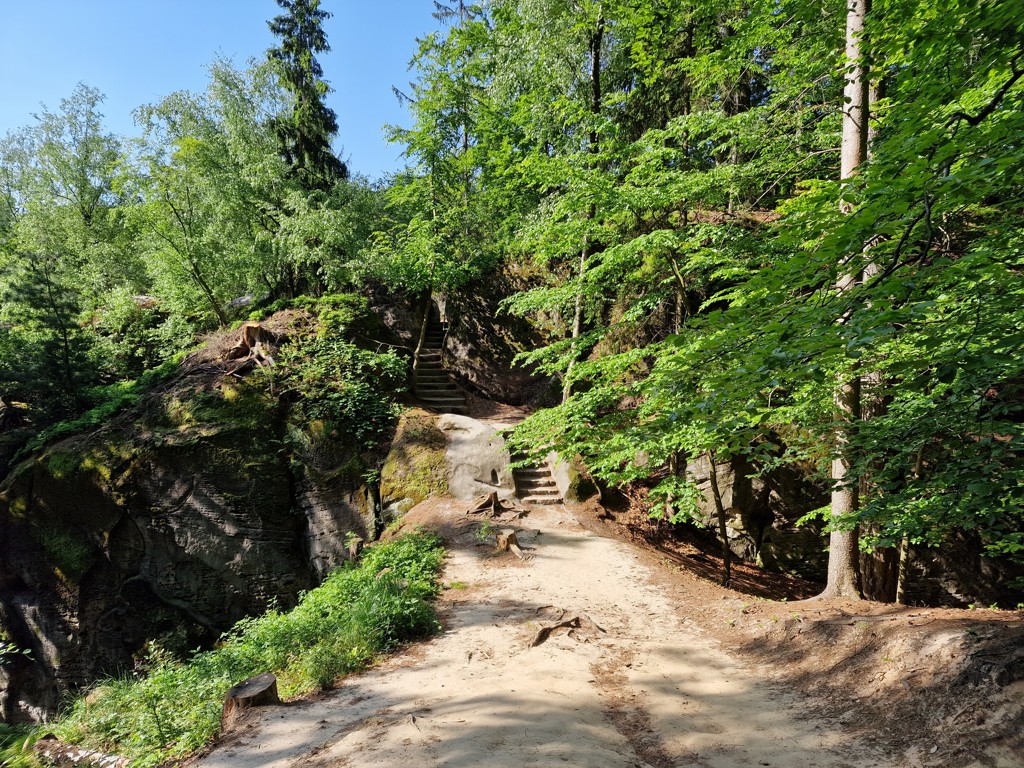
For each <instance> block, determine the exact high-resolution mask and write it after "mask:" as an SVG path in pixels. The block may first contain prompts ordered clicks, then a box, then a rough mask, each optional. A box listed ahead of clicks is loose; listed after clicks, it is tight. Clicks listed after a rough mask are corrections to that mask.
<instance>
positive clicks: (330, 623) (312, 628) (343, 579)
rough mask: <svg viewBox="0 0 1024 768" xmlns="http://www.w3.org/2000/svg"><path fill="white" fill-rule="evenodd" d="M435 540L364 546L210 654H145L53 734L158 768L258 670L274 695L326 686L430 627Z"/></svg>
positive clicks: (195, 743) (201, 736) (187, 747)
mask: <svg viewBox="0 0 1024 768" xmlns="http://www.w3.org/2000/svg"><path fill="white" fill-rule="evenodd" d="M443 558H444V551H443V550H442V548H441V545H440V540H439V539H438V538H437V537H435V536H432V535H428V534H423V533H415V534H411V535H409V536H405V537H403V538H400V539H396V540H394V541H391V542H388V543H385V544H379V545H376V546H373V547H370V548H369V549H367V550H366V552H365V553H364V556H363V559H362V561H361V562H360V563H359V564H358V565H348V566H346V567H343V568H340V569H338V570H336V571H334V572H333V573H331V574H330V575H329V576H328V577H327V579H326V580H325V581H324V583H323V584H321V585H320V586H319V587H317V588H316V589H313V590H310V591H309V592H306V593H305V594H303V595H302V596H301V598H300V600H299V603H298V605H297V606H296V607H295V608H294V609H292V610H291V611H288V612H282V611H278V610H270V611H268V612H266V613H265V614H263V615H261V616H258V617H255V618H250V619H244V620H243V621H241V622H239V623H238V624H237V625H235V627H234V628H233V629H232V630H231V631H230V632H229V633H228V634H226V635H225V636H224V637H223V638H222V640H221V642H220V644H219V645H218V647H217V648H216V649H214V650H212V651H205V652H200V653H197V654H195V655H194V656H193V657H192V658H191V660H189V661H188V662H184V663H183V662H180V661H177V660H175V659H174V658H173V657H172V655H171V654H170V653H167V652H165V651H163V650H161V649H159V648H152V649H151V650H150V652H149V654H148V656H147V657H146V659H145V662H144V665H143V666H144V670H143V671H140V673H139V674H138V675H137V676H135V677H133V678H127V679H118V680H108V681H105V682H103V683H102V684H100V685H98V686H96V687H95V688H94V689H93V690H92V691H91V692H89V693H88V694H87V695H85V696H83V697H81V698H79V699H78V700H77V701H76V702H75V703H74V705H73V706H72V707H71V710H70V711H69V712H68V713H67V715H66V716H65V717H64V718H62V719H61V720H60V721H59V722H58V723H57V725H56V726H55V728H54V729H53V730H54V732H55V733H56V734H57V735H58V736H59V737H60V738H62V739H64V740H66V741H69V742H71V743H75V744H81V745H83V746H87V747H90V748H92V749H97V750H100V751H104V752H112V753H116V754H120V755H125V756H127V757H130V758H132V760H133V763H132V764H133V766H152V765H158V764H160V763H162V762H164V761H166V760H169V759H174V758H178V757H181V756H183V755H186V754H188V753H190V752H193V751H195V750H196V749H198V748H200V747H202V746H203V745H204V744H205V743H207V742H208V741H209V740H210V739H211V738H212V737H213V736H214V735H215V734H216V732H217V729H218V726H219V723H220V711H221V704H222V701H223V698H224V694H225V693H226V692H227V689H228V688H230V687H231V686H232V685H234V684H235V683H238V682H240V681H241V680H244V679H246V678H248V677H252V676H253V675H256V674H259V673H261V672H266V671H273V672H274V673H276V674H277V675H278V681H279V688H280V691H281V694H282V695H283V696H286V697H287V696H295V695H297V694H301V693H306V692H310V691H314V690H321V689H325V688H329V687H331V686H332V685H333V683H334V682H335V680H336V679H337V678H338V677H340V676H342V675H345V674H348V673H350V672H353V671H356V670H358V669H361V668H363V667H365V666H366V665H368V664H370V663H371V662H373V661H374V659H375V658H377V657H378V656H379V655H380V654H381V653H383V652H385V651H388V650H390V649H393V648H394V647H395V646H396V645H398V644H400V643H402V642H404V641H407V640H411V639H414V638H416V637H421V636H424V635H427V634H430V633H432V632H434V631H436V630H437V629H438V628H439V624H438V622H437V618H436V616H435V614H434V611H433V608H432V607H431V605H430V604H429V603H428V602H427V601H428V600H429V599H430V598H432V597H433V596H435V595H436V594H437V592H438V589H439V586H438V580H437V579H438V575H439V573H440V569H441V564H442V561H443Z"/></svg>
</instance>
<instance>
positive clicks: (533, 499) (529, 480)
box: [512, 457, 562, 504]
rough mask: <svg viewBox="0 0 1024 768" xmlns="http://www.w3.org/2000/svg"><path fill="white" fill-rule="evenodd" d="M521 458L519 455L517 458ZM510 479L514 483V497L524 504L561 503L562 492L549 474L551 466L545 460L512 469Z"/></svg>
mask: <svg viewBox="0 0 1024 768" xmlns="http://www.w3.org/2000/svg"><path fill="white" fill-rule="evenodd" d="M521 459H522V457H519V458H518V459H517V460H521ZM512 479H513V480H514V481H515V484H516V498H518V499H519V500H520V501H521V502H523V503H524V504H561V503H562V494H561V493H559V491H558V486H557V485H556V484H555V479H554V478H553V477H552V476H551V467H549V466H548V463H547V462H546V461H545V462H544V463H542V464H537V465H533V466H528V467H517V468H515V469H513V470H512Z"/></svg>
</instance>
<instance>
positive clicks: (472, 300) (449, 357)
mask: <svg viewBox="0 0 1024 768" xmlns="http://www.w3.org/2000/svg"><path fill="white" fill-rule="evenodd" d="M522 287H524V286H523V285H520V284H519V282H518V281H516V280H515V279H514V278H513V277H512V276H510V275H506V274H497V275H493V276H491V277H489V278H488V280H487V282H486V284H482V283H474V284H471V285H469V286H466V288H464V289H461V290H460V291H458V292H457V293H454V294H452V295H450V296H447V297H445V315H446V318H445V319H447V321H448V324H449V326H448V327H449V330H448V337H447V338H446V339H445V347H446V351H447V354H446V356H445V360H446V363H447V365H448V366H449V367H450V368H451V369H452V372H453V373H454V374H455V376H456V378H457V379H458V381H459V383H461V384H463V385H464V386H466V387H467V388H468V389H470V390H471V391H474V392H478V393H480V394H482V395H483V396H484V397H486V398H488V399H491V400H495V401H497V402H500V403H509V404H511V405H527V404H540V403H543V404H554V402H557V396H558V395H559V394H560V390H559V389H558V388H557V386H556V387H555V388H554V389H552V383H551V382H550V381H549V380H548V379H547V378H545V377H540V376H535V375H533V374H532V373H531V372H530V371H529V370H528V369H527V368H524V367H522V366H518V365H515V364H514V363H513V360H514V359H515V357H516V355H518V354H519V353H520V352H523V351H526V350H531V349H536V348H537V347H540V346H543V344H544V341H543V339H542V337H541V336H540V335H539V334H538V332H537V331H536V329H535V328H533V326H532V325H531V324H530V323H528V322H526V321H525V320H524V319H522V318H517V317H514V316H512V315H509V314H508V313H499V304H500V302H501V299H502V298H503V297H505V296H511V295H512V294H513V293H515V292H516V290H519V289H520V288H522ZM549 399H550V400H551V402H550V403H549V402H547V400H549Z"/></svg>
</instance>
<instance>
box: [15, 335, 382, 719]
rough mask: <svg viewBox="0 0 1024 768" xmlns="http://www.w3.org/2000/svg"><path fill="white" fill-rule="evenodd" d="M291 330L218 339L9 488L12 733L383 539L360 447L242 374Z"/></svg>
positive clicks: (269, 383) (281, 601)
mask: <svg viewBox="0 0 1024 768" xmlns="http://www.w3.org/2000/svg"><path fill="white" fill-rule="evenodd" d="M282 323H283V324H284V325H287V322H286V321H282ZM281 331H282V329H281V328H278V329H277V330H275V329H274V328H273V327H270V328H263V329H253V328H249V327H245V328H243V330H242V331H241V333H240V335H239V334H237V333H236V336H238V338H224V339H220V340H219V341H218V340H215V341H214V342H212V343H211V345H209V346H208V348H207V351H206V352H204V353H201V354H199V355H193V356H192V357H191V358H190V359H189V360H188V361H186V363H185V364H184V366H183V367H182V369H181V371H180V372H179V373H178V375H177V376H176V377H175V378H174V379H172V380H171V381H169V382H166V383H165V384H163V385H162V386H161V387H160V388H159V389H158V390H157V391H153V392H151V393H149V394H148V395H146V396H145V397H144V398H143V399H142V400H141V401H140V402H139V403H138V404H137V405H136V406H134V407H133V408H131V409H130V410H129V411H128V412H123V413H122V414H120V415H118V416H117V417H115V418H114V419H113V420H111V422H110V423H108V424H107V425H106V426H104V427H103V428H101V429H98V430H94V431H92V432H89V433H86V434H83V435H79V436H76V437H73V438H69V439H66V440H63V441H61V442H58V443H56V444H54V445H51V446H50V447H49V448H48V449H46V450H45V452H43V453H42V454H40V455H38V456H36V457H35V458H33V459H30V460H28V461H26V462H23V463H22V464H21V465H19V466H18V467H17V468H16V469H15V470H14V471H13V472H12V473H11V474H10V476H9V477H8V478H7V480H6V482H5V483H4V484H3V486H0V638H3V639H6V640H7V642H10V643H13V644H14V645H15V646H17V647H18V648H21V649H28V650H29V652H30V653H29V654H28V655H27V656H26V655H11V656H8V657H7V658H6V659H0V662H2V663H0V720H4V721H8V722H14V721H22V720H39V719H41V718H43V717H45V716H47V715H48V714H49V713H52V712H53V711H54V710H55V708H56V706H57V704H58V702H59V700H60V697H61V696H62V695H63V693H64V692H65V691H69V690H76V689H78V688H80V687H81V686H84V685H86V684H88V683H90V682H91V681H93V680H95V679H97V678H99V677H102V676H105V675H117V674H124V673H127V672H130V671H131V670H132V668H133V665H134V664H136V663H138V661H139V660H140V658H141V657H142V656H143V655H144V654H145V649H146V647H147V644H148V643H150V642H153V641H155V642H157V643H158V644H159V645H160V646H161V647H163V648H165V649H167V650H169V651H171V652H172V653H186V652H188V651H190V650H192V649H194V648H196V647H197V646H199V645H202V644H209V643H211V642H212V641H214V640H215V639H216V638H217V637H218V636H219V635H220V634H221V633H223V632H224V631H225V630H227V629H229V628H230V627H231V626H232V625H233V624H234V623H235V622H236V621H238V620H239V619H241V618H242V617H244V616H246V615H251V614H254V613H258V612H260V611H262V610H265V609H266V607H267V606H268V605H271V604H278V605H281V606H282V607H288V606H290V605H292V604H294V602H295V599H296V597H297V595H298V593H299V592H300V591H301V590H305V589H309V588H310V587H312V586H314V585H315V584H316V583H317V582H318V581H319V580H320V578H321V577H322V576H323V575H324V574H325V573H326V572H327V571H328V570H330V569H331V568H333V567H335V566H337V565H338V564H339V563H340V562H341V561H342V560H343V559H344V558H345V557H346V556H347V549H346V545H345V539H346V536H347V535H349V534H354V535H357V536H360V537H362V538H364V539H369V538H371V537H372V535H373V533H374V529H375V525H376V519H375V503H374V498H375V491H373V490H372V489H368V488H367V487H366V481H365V480H364V479H363V478H364V475H365V474H366V473H365V471H364V470H363V462H362V461H361V457H360V455H359V453H358V451H357V450H356V449H355V448H354V447H353V446H352V444H351V440H349V439H348V438H347V437H346V436H345V435H337V434H332V433H330V432H329V431H325V430H323V429H319V430H318V429H317V428H316V427H315V425H313V426H311V425H309V424H297V423H294V421H293V419H292V417H291V411H290V409H289V405H288V403H287V402H286V399H285V398H281V397H280V396H279V394H280V393H279V392H276V391H275V382H274V378H273V376H271V375H265V374H258V373H257V374H253V375H250V376H244V377H243V376H242V374H243V373H246V372H252V371H253V370H254V369H257V368H258V367H259V365H262V364H264V363H266V361H267V359H268V358H269V357H270V356H271V353H272V347H273V345H274V343H275V342H276V341H277V340H278V339H279V338H280V335H281V334H280V332H281ZM241 342H247V343H249V346H248V347H247V348H246V350H242V353H241V354H240V353H239V346H238V344H239V343H241ZM250 342H251V343H250ZM257 342H258V343H257ZM226 351H227V352H228V354H225V352H226ZM257 356H258V357H257ZM246 360H249V361H252V362H253V363H254V364H253V365H246V366H245V370H243V371H240V370H239V367H238V364H239V363H240V362H244V361H246Z"/></svg>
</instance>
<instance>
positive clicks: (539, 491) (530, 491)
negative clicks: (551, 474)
mask: <svg viewBox="0 0 1024 768" xmlns="http://www.w3.org/2000/svg"><path fill="white" fill-rule="evenodd" d="M522 490H523V495H524V496H558V495H559V493H558V488H523V489H522Z"/></svg>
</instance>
